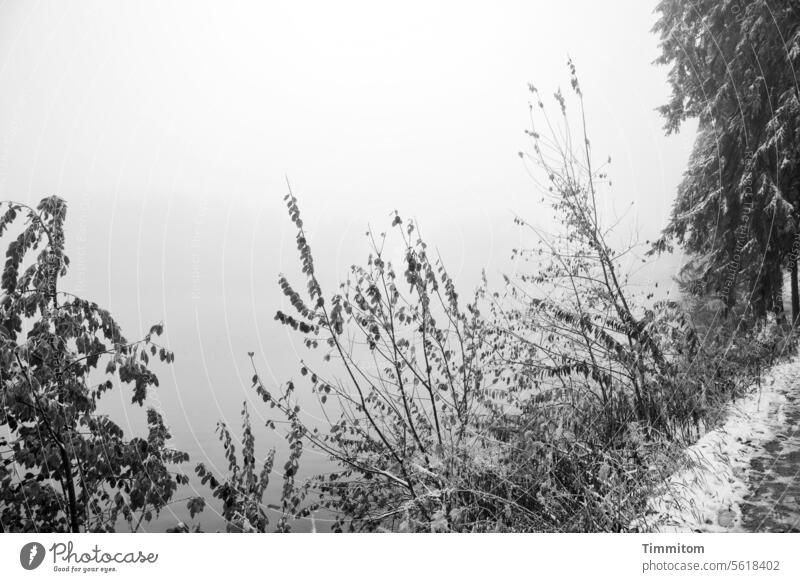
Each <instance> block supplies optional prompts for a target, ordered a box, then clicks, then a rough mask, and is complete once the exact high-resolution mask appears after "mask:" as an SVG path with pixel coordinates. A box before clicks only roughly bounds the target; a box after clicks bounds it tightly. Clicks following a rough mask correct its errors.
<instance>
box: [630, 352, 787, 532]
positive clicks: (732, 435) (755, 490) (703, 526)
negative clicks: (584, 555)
mask: <svg viewBox="0 0 800 582" xmlns="http://www.w3.org/2000/svg"><path fill="white" fill-rule="evenodd" d="M764 376H765V377H764V380H763V381H762V386H761V389H760V390H758V389H757V388H754V389H753V391H752V392H751V393H750V394H749V395H748V396H747V397H746V398H743V399H741V400H739V401H737V402H736V403H734V404H731V406H730V411H729V414H728V417H727V420H726V422H725V424H724V425H723V426H721V427H720V428H718V429H716V430H713V431H711V432H709V433H707V434H706V435H704V436H703V438H701V439H700V440H699V441H698V442H697V443H695V444H694V445H693V446H691V447H690V448H689V449H688V451H687V453H688V458H689V463H688V465H687V466H685V467H684V468H683V469H682V470H680V471H678V472H677V473H676V474H674V475H673V476H672V477H670V479H669V480H668V481H667V483H666V484H665V487H664V489H663V491H662V493H661V494H660V496H658V497H655V498H653V499H651V500H650V502H649V504H648V510H647V512H646V514H645V516H644V517H643V518H642V520H641V521H640V522H639V523H637V524H636V525H637V526H638V527H639V528H643V529H650V530H655V531H662V532H687V531H698V532H699V531H709V532H723V531H774V532H786V531H800V358H798V357H795V358H792V359H791V360H789V361H787V362H785V363H782V364H778V365H776V366H774V367H773V368H772V369H771V370H770V371H769V372H767V373H766V374H765V375H764Z"/></svg>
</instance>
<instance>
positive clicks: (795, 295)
mask: <svg viewBox="0 0 800 582" xmlns="http://www.w3.org/2000/svg"><path fill="white" fill-rule="evenodd" d="M790 279H791V283H792V325H794V324H795V323H797V317H798V316H800V293H799V292H798V288H797V260H794V261H792V266H791V274H790Z"/></svg>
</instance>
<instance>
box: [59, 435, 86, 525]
mask: <svg viewBox="0 0 800 582" xmlns="http://www.w3.org/2000/svg"><path fill="white" fill-rule="evenodd" d="M59 449H60V450H61V465H62V467H63V469H64V481H65V482H66V485H67V501H68V503H69V528H70V531H71V532H73V533H80V531H81V530H80V527H79V525H78V502H77V499H76V497H75V479H74V477H73V475H72V462H71V461H70V459H69V454H68V453H67V449H66V448H64V446H63V445H61V446H59Z"/></svg>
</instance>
